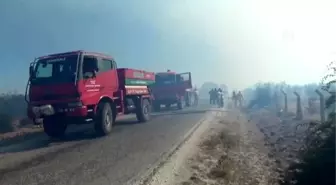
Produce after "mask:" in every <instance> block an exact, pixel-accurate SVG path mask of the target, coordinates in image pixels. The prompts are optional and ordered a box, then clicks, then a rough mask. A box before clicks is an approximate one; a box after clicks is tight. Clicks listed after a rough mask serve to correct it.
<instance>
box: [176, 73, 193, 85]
mask: <svg viewBox="0 0 336 185" xmlns="http://www.w3.org/2000/svg"><path fill="white" fill-rule="evenodd" d="M176 81H177V83H179V84H183V86H184V88H185V89H190V88H192V81H191V73H190V72H186V73H180V74H176Z"/></svg>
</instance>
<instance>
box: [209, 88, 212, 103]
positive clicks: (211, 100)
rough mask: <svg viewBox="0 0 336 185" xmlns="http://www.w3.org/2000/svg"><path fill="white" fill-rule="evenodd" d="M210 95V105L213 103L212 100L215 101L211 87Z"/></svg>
mask: <svg viewBox="0 0 336 185" xmlns="http://www.w3.org/2000/svg"><path fill="white" fill-rule="evenodd" d="M209 96H210V105H211V104H212V102H213V89H211V90H210V91H209Z"/></svg>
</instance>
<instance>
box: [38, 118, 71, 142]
mask: <svg viewBox="0 0 336 185" xmlns="http://www.w3.org/2000/svg"><path fill="white" fill-rule="evenodd" d="M66 128H67V122H66V120H65V119H62V118H61V117H59V116H49V117H46V118H44V119H43V130H44V133H46V134H47V135H48V136H49V137H51V138H61V137H63V136H64V133H65V131H66Z"/></svg>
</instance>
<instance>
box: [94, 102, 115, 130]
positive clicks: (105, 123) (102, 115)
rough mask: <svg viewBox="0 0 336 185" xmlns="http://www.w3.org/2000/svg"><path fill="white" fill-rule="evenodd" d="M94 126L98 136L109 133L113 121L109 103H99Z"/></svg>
mask: <svg viewBox="0 0 336 185" xmlns="http://www.w3.org/2000/svg"><path fill="white" fill-rule="evenodd" d="M94 124H95V125H94V126H95V130H96V132H97V133H98V135H101V136H105V135H108V134H109V133H110V132H111V130H112V126H113V124H114V120H113V111H112V108H111V104H110V103H108V102H102V103H99V105H98V108H97V115H96V119H95V123H94Z"/></svg>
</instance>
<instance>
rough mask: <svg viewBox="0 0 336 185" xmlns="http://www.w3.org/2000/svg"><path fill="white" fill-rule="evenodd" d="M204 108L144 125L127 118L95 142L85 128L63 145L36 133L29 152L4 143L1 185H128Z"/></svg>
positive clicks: (170, 114)
mask: <svg viewBox="0 0 336 185" xmlns="http://www.w3.org/2000/svg"><path fill="white" fill-rule="evenodd" d="M206 108H208V107H207V106H204V105H203V106H201V108H190V109H187V110H184V111H173V112H172V111H170V112H164V113H156V114H155V115H154V116H153V120H152V121H150V122H148V123H144V124H138V123H135V122H134V121H133V120H134V119H133V118H125V119H124V120H121V121H119V124H118V125H116V126H115V128H114V130H113V133H112V134H111V135H110V136H108V137H102V138H95V136H94V132H93V131H92V128H91V127H90V126H86V127H83V128H80V129H79V130H78V129H77V130H76V131H73V132H71V133H68V134H67V138H66V141H62V142H56V141H54V142H52V141H50V140H49V139H48V138H47V137H46V136H45V135H43V134H38V135H36V136H34V137H33V138H30V139H29V140H27V141H25V145H24V146H25V147H22V146H21V147H12V148H11V147H5V146H2V145H1V143H0V185H12V184H13V185H14V184H15V185H21V184H24V185H30V184H34V185H52V184H55V185H56V184H57V185H58V184H64V185H74V184H79V185H91V184H92V185H101V184H116V185H119V184H125V183H126V182H128V181H129V180H130V179H132V178H134V177H137V176H138V175H141V174H142V173H143V172H145V171H146V170H147V169H148V168H149V167H150V166H151V165H152V164H154V163H155V162H156V161H157V160H158V159H159V158H160V156H161V155H162V154H163V153H164V152H167V151H168V150H169V149H170V148H171V147H172V146H173V145H174V144H176V143H177V142H178V141H180V140H181V139H182V137H183V136H184V135H185V134H186V133H187V132H188V131H189V130H190V129H191V128H192V127H193V126H194V125H195V124H196V123H197V122H198V121H200V120H201V119H202V117H203V116H204V114H205V111H203V110H205V109H206ZM87 127H89V128H87ZM19 150H23V151H19ZM13 151H15V153H6V154H1V152H13Z"/></svg>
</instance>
